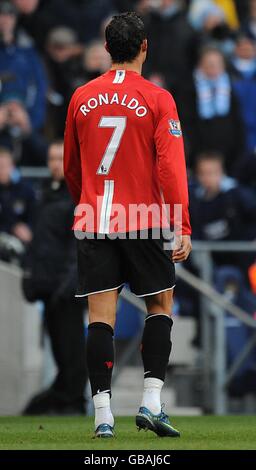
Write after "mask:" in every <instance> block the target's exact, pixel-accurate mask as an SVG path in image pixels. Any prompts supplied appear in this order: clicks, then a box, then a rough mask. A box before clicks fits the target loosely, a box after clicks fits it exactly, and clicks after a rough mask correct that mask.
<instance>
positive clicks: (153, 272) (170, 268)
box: [76, 238, 175, 297]
mask: <svg viewBox="0 0 256 470" xmlns="http://www.w3.org/2000/svg"><path fill="white" fill-rule="evenodd" d="M77 248H78V250H77V251H78V289H77V294H76V297H85V296H87V295H89V294H96V293H98V292H106V291H110V290H114V289H119V290H121V288H122V287H123V286H124V284H126V283H128V284H129V286H130V289H131V291H132V292H133V293H134V294H135V295H137V296H138V297H144V296H147V295H152V294H157V293H159V292H163V291H165V290H169V289H173V287H174V285H175V266H174V263H173V262H172V261H171V251H170V250H164V240H163V239H162V238H161V239H152V238H151V239H150V238H149V239H139V238H138V239H115V240H111V239H109V238H105V239H101V240H99V239H87V238H85V239H84V240H77Z"/></svg>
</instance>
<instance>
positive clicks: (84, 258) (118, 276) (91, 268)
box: [76, 238, 123, 297]
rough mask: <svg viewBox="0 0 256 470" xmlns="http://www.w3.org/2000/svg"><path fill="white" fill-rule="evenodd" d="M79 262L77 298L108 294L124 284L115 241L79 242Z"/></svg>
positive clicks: (86, 240)
mask: <svg viewBox="0 0 256 470" xmlns="http://www.w3.org/2000/svg"><path fill="white" fill-rule="evenodd" d="M77 262H78V289H77V294H76V297H86V296H89V295H91V294H99V293H104V292H108V291H111V290H115V289H118V288H119V287H120V285H122V284H123V278H122V273H121V259H120V253H119V249H118V246H117V244H116V243H115V241H114V240H108V239H103V240H97V239H86V238H85V239H84V240H78V241H77Z"/></svg>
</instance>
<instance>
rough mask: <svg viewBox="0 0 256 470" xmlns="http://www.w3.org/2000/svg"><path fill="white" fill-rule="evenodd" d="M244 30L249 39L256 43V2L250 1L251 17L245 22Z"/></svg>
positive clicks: (255, 0)
mask: <svg viewBox="0 0 256 470" xmlns="http://www.w3.org/2000/svg"><path fill="white" fill-rule="evenodd" d="M242 30H243V32H244V33H245V34H246V35H247V36H248V37H249V38H251V39H252V40H253V41H256V0H249V15H248V18H247V20H245V21H244V22H243V26H242Z"/></svg>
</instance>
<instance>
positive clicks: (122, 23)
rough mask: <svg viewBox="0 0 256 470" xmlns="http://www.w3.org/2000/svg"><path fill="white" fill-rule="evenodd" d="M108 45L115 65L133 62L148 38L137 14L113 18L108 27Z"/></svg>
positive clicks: (125, 14) (106, 33)
mask: <svg viewBox="0 0 256 470" xmlns="http://www.w3.org/2000/svg"><path fill="white" fill-rule="evenodd" d="M105 35H106V43H107V47H108V51H109V53H110V55H111V59H112V61H113V62H114V63H118V64H123V63H124V62H132V61H133V60H134V59H135V58H136V57H137V55H138V54H139V52H140V47H141V44H142V42H143V40H144V39H145V38H146V31H145V26H144V23H143V21H142V19H141V17H140V16H139V15H137V13H135V12H128V13H121V14H120V15H115V16H113V18H112V20H111V21H110V23H109V24H108V25H107V27H106V31H105Z"/></svg>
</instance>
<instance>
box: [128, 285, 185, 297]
mask: <svg viewBox="0 0 256 470" xmlns="http://www.w3.org/2000/svg"><path fill="white" fill-rule="evenodd" d="M175 286H176V284H174V286H172V287H168V288H167V289H163V290H159V291H157V292H150V294H140V295H138V294H134V295H136V297H147V296H148V295H155V294H160V293H161V292H166V291H167V290H172V289H174V287H175ZM133 293H134V292H133Z"/></svg>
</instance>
